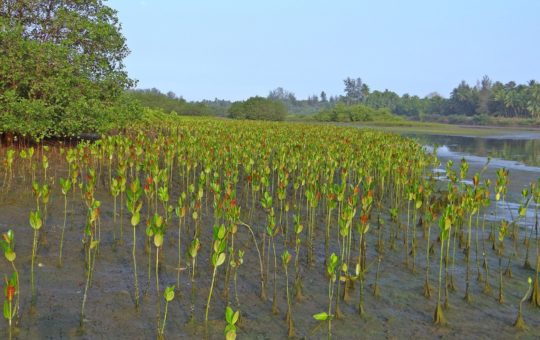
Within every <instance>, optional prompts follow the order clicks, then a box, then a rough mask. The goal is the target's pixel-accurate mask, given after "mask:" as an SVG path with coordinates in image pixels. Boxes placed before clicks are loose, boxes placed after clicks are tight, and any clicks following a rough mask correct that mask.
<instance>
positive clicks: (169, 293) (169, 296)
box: [158, 286, 174, 339]
mask: <svg viewBox="0 0 540 340" xmlns="http://www.w3.org/2000/svg"><path fill="white" fill-rule="evenodd" d="M163 297H164V298H165V314H163V322H162V323H161V328H160V329H159V330H158V338H160V339H162V338H163V336H164V334H165V323H166V322H167V310H168V308H169V302H171V301H172V300H173V299H174V286H168V287H167V288H165V292H164V293H163Z"/></svg>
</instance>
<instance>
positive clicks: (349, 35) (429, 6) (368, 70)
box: [106, 0, 540, 100]
mask: <svg viewBox="0 0 540 340" xmlns="http://www.w3.org/2000/svg"><path fill="white" fill-rule="evenodd" d="M106 4H107V5H108V6H110V7H112V8H114V9H116V10H117V11H118V17H119V19H120V22H121V24H122V32H123V34H124V35H125V37H126V38H127V44H128V47H129V48H130V50H131V54H130V55H129V56H128V57H127V59H126V60H125V65H126V69H127V71H128V73H129V75H130V76H131V77H132V78H134V79H137V80H138V85H137V87H138V88H152V87H155V88H158V89H159V90H161V91H162V92H167V91H173V92H174V93H176V94H177V95H179V96H182V97H184V98H185V99H187V100H202V99H214V98H220V99H229V100H244V99H247V98H249V97H251V96H255V95H259V96H266V95H268V92H269V91H270V90H272V89H275V88H277V87H283V88H284V89H286V90H288V91H291V92H293V93H295V94H296V97H297V98H299V99H303V98H307V96H310V95H313V94H317V95H318V94H320V93H321V91H325V92H326V93H327V94H328V95H340V94H343V88H344V86H343V79H345V78H347V77H351V78H358V77H360V78H362V80H363V81H364V82H365V83H367V84H368V85H369V87H370V89H371V90H380V91H384V90H385V89H389V90H392V91H395V92H397V93H398V94H400V95H401V94H404V93H409V94H411V95H418V96H421V97H423V96H426V95H428V94H429V93H432V92H438V93H439V94H441V95H443V96H445V97H447V96H449V94H450V92H451V91H452V89H453V88H454V87H456V86H457V85H458V84H459V82H461V81H462V80H465V81H467V82H468V83H469V84H476V81H477V80H479V79H481V78H482V77H483V76H484V75H488V76H489V77H490V78H491V79H492V80H499V81H502V82H508V81H511V80H514V81H516V82H517V83H525V82H527V81H529V80H531V79H535V80H539V81H540V43H539V42H540V1H538V0H425V1H424V0H409V1H402V0H394V1H391V0H379V1H368V0H228V1H227V0H197V1H181V0H110V1H106Z"/></svg>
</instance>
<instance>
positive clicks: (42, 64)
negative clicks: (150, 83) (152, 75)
mask: <svg viewBox="0 0 540 340" xmlns="http://www.w3.org/2000/svg"><path fill="white" fill-rule="evenodd" d="M128 52H129V50H128V48H127V46H126V41H125V38H124V37H123V36H122V34H121V32H120V24H119V22H118V18H117V15H116V11H114V10H113V9H111V8H109V7H107V6H105V5H103V4H102V1H97V0H96V1H87V2H84V3H81V2H80V1H74V0H69V1H64V2H63V3H62V6H60V5H53V4H51V6H45V5H44V4H42V3H41V2H29V1H15V0H6V1H3V2H2V5H1V6H0V132H2V133H6V132H9V133H14V134H19V135H22V136H29V137H33V138H41V137H50V136H73V135H78V134H80V133H82V132H102V131H108V130H110V129H111V128H113V127H119V126H123V125H125V124H126V123H127V122H129V121H132V120H133V119H137V118H138V117H139V115H140V110H139V108H138V105H137V104H136V103H135V102H133V101H132V100H131V99H129V98H127V97H126V96H125V93H124V90H125V89H126V88H128V87H130V86H132V85H133V84H134V82H133V81H132V80H131V79H129V78H128V76H127V73H126V72H125V70H124V65H123V59H124V58H125V57H126V56H127V54H128Z"/></svg>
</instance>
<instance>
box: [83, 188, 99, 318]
mask: <svg viewBox="0 0 540 340" xmlns="http://www.w3.org/2000/svg"><path fill="white" fill-rule="evenodd" d="M88 190H91V189H90V188H87V200H88V202H87V204H88V218H87V221H86V226H85V228H84V239H83V243H84V246H85V256H86V268H85V269H86V284H85V286H84V293H83V300H82V304H81V314H80V326H81V328H82V327H83V324H84V307H85V305H86V300H87V297H88V288H89V287H90V284H91V280H92V276H93V271H94V264H95V260H96V250H97V246H98V244H99V240H97V239H96V228H97V224H98V219H99V214H100V210H99V208H100V206H101V202H100V201H98V200H96V199H95V198H94V197H93V195H92V194H91V192H90V191H88Z"/></svg>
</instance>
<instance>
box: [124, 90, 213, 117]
mask: <svg viewBox="0 0 540 340" xmlns="http://www.w3.org/2000/svg"><path fill="white" fill-rule="evenodd" d="M128 93H129V95H130V96H131V98H133V100H135V101H137V102H139V103H140V104H141V105H142V106H144V107H147V108H150V109H155V110H159V111H162V112H164V113H170V114H179V115H184V116H209V115H217V114H214V112H213V111H212V110H211V109H210V108H209V106H208V105H206V104H204V103H190V102H187V101H186V100H185V99H184V98H182V97H178V96H176V94H175V93H174V92H167V94H164V93H161V92H160V91H159V90H158V89H155V88H154V89H150V90H130V91H128Z"/></svg>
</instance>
